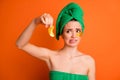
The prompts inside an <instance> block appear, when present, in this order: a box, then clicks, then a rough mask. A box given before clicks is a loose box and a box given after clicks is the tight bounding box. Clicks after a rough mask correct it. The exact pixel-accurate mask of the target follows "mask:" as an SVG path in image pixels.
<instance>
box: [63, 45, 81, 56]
mask: <svg viewBox="0 0 120 80" xmlns="http://www.w3.org/2000/svg"><path fill="white" fill-rule="evenodd" d="M61 51H62V53H63V54H66V55H69V56H76V55H77V54H78V52H79V51H78V48H77V47H69V46H64V47H63V48H62V49H61Z"/></svg>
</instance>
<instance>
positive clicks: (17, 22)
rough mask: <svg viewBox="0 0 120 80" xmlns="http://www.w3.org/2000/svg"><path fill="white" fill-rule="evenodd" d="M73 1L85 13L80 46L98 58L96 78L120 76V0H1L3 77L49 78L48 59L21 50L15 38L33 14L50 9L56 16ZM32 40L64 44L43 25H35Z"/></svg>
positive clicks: (55, 45)
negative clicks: (35, 56)
mask: <svg viewBox="0 0 120 80" xmlns="http://www.w3.org/2000/svg"><path fill="white" fill-rule="evenodd" d="M71 1H74V2H77V3H78V4H80V5H81V7H82V8H83V10H84V13H85V15H84V20H85V33H84V36H83V37H82V40H81V43H80V45H79V49H80V50H81V51H82V52H84V53H87V54H90V55H91V56H92V57H93V58H94V59H95V61H96V80H120V46H119V45H120V42H119V41H120V36H119V35H120V32H119V30H120V20H119V19H120V1H119V0H0V26H1V27H0V80H49V78H48V77H49V75H48V68H47V66H46V64H45V62H43V61H41V60H39V59H36V58H34V57H32V56H30V55H28V54H27V53H26V52H24V51H22V50H19V49H18V48H17V47H16V45H15V43H16V39H17V38H18V36H19V35H20V34H21V32H22V31H23V30H24V29H25V28H26V26H27V25H28V24H29V23H30V21H31V20H32V19H33V18H35V17H37V16H40V15H41V14H43V13H45V12H47V13H50V14H51V15H52V16H53V17H54V19H55V20H56V18H57V15H58V13H59V11H60V10H61V9H62V8H63V6H65V5H66V4H68V3H69V2H71ZM55 20H54V25H55ZM31 42H32V43H33V44H36V45H38V46H43V47H47V48H50V49H60V48H61V47H62V45H63V42H62V40H60V41H57V40H55V38H51V37H50V36H49V35H48V33H47V29H45V28H44V27H43V25H39V26H38V27H37V28H36V30H35V32H34V34H33V36H32V38H31Z"/></svg>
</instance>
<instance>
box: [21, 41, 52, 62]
mask: <svg viewBox="0 0 120 80" xmlns="http://www.w3.org/2000/svg"><path fill="white" fill-rule="evenodd" d="M21 49H22V50H24V51H26V52H27V53H29V54H30V55H32V56H34V57H37V58H39V59H41V60H44V61H45V60H47V59H49V56H50V53H52V51H51V50H49V49H47V48H42V47H38V46H35V45H33V44H30V43H28V44H26V45H24V46H23V47H22V48H21Z"/></svg>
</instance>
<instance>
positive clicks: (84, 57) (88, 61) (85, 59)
mask: <svg viewBox="0 0 120 80" xmlns="http://www.w3.org/2000/svg"><path fill="white" fill-rule="evenodd" d="M83 59H84V61H85V62H86V63H87V64H91V63H92V64H94V63H95V60H94V58H93V57H92V56H90V55H88V54H83Z"/></svg>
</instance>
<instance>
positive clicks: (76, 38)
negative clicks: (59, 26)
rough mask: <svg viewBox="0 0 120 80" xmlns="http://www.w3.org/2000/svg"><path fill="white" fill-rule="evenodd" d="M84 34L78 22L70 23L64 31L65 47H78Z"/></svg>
mask: <svg viewBox="0 0 120 80" xmlns="http://www.w3.org/2000/svg"><path fill="white" fill-rule="evenodd" d="M81 33H82V28H81V25H80V23H79V22H78V21H69V22H68V23H67V24H66V25H65V27H64V29H63V34H62V37H63V39H64V42H65V45H67V46H70V47H76V46H77V45H78V44H79V42H80V34H81Z"/></svg>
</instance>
